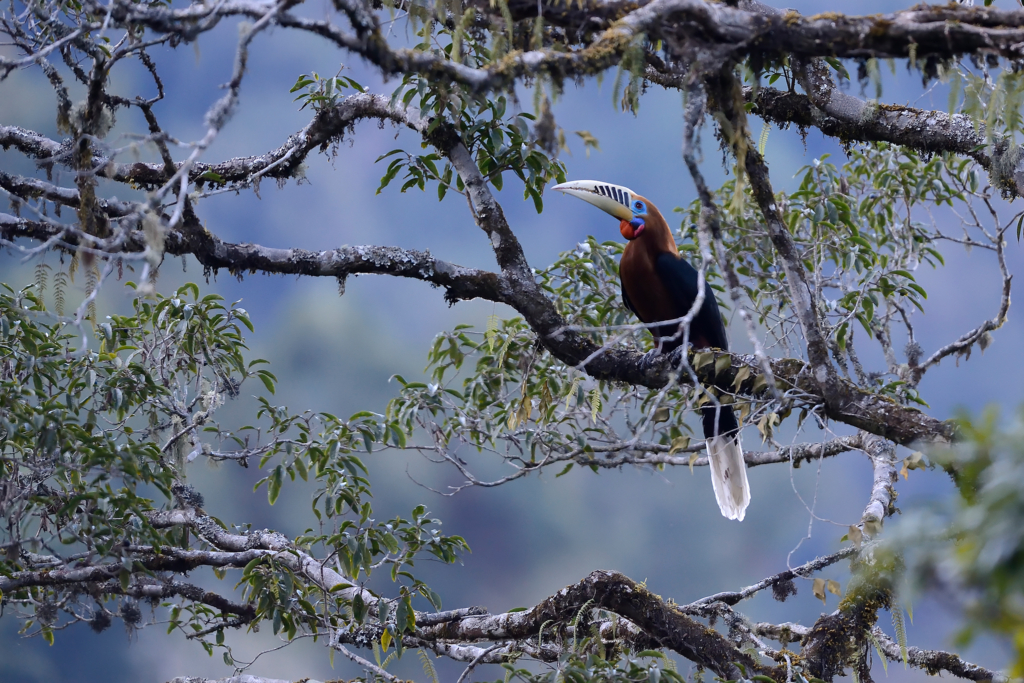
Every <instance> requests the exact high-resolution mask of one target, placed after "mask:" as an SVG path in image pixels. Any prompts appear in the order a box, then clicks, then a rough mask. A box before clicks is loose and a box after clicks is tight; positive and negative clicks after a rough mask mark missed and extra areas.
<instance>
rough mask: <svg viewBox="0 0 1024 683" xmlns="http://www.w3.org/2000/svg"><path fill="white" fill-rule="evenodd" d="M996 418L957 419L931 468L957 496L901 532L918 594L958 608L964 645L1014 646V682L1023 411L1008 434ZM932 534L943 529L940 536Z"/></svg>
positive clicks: (1022, 640)
mask: <svg viewBox="0 0 1024 683" xmlns="http://www.w3.org/2000/svg"><path fill="white" fill-rule="evenodd" d="M998 417H999V413H998V411H997V410H995V409H989V410H988V411H986V412H985V413H984V414H983V415H982V416H981V417H975V418H972V417H970V416H968V415H963V416H961V417H960V420H959V421H960V425H961V432H962V433H963V436H964V439H963V441H962V442H961V443H959V444H957V445H956V446H955V447H953V448H943V449H935V450H933V451H932V452H931V454H930V460H931V462H932V465H933V466H938V467H941V468H943V469H945V470H946V471H947V472H949V473H950V475H951V476H952V477H953V479H954V481H955V483H956V485H957V488H958V489H959V493H960V495H959V496H956V497H952V498H949V499H944V500H943V501H942V505H940V506H937V507H935V508H933V509H932V510H929V511H921V512H915V513H913V514H911V515H910V516H909V517H908V518H907V519H906V520H904V521H903V523H902V524H901V525H900V527H899V530H898V532H897V542H905V543H906V546H905V547H906V552H907V556H908V559H909V560H910V566H911V568H912V569H913V572H912V574H911V577H912V578H913V579H915V580H916V582H917V584H918V587H919V588H935V589H938V590H941V591H942V593H943V594H945V595H949V596H953V597H955V598H956V599H957V600H958V601H960V602H961V604H962V607H963V609H964V614H965V621H964V624H963V626H962V628H961V630H960V633H959V636H958V638H959V640H960V643H961V644H966V643H968V642H970V641H971V640H973V639H974V638H975V637H976V636H978V635H980V634H982V633H985V632H995V633H997V634H1000V635H1001V636H1004V637H1005V638H1007V639H1008V640H1009V642H1010V643H1011V644H1012V647H1013V651H1014V665H1013V669H1012V672H1011V675H1012V676H1021V675H1024V410H1021V411H1020V412H1019V413H1018V415H1017V416H1016V419H1015V420H1014V421H1013V422H1012V424H1011V425H1010V426H1009V427H1008V428H1005V429H1004V428H1001V427H1000V425H999V420H998ZM936 530H941V532H940V533H939V534H937V533H936Z"/></svg>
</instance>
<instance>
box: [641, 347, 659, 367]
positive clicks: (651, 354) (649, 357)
mask: <svg viewBox="0 0 1024 683" xmlns="http://www.w3.org/2000/svg"><path fill="white" fill-rule="evenodd" d="M661 355H662V353H661V349H651V350H650V351H648V352H647V353H645V354H644V355H642V356H640V362H639V365H640V369H641V370H643V371H645V372H646V371H647V369H648V368H650V367H651V366H652V365H654V361H655V360H657V359H658V358H660V357H661Z"/></svg>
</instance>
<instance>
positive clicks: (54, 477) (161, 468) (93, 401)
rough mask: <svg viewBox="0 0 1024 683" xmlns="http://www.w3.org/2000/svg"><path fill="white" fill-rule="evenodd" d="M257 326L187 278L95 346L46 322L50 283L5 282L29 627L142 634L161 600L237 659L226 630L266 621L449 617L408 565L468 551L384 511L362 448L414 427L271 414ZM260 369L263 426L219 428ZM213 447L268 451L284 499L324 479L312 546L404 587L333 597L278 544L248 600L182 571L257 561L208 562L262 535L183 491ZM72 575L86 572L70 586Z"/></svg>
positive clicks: (2, 374)
mask: <svg viewBox="0 0 1024 683" xmlns="http://www.w3.org/2000/svg"><path fill="white" fill-rule="evenodd" d="M244 329H248V330H250V331H251V330H252V324H251V323H250V322H249V319H248V315H247V313H246V311H245V310H244V309H242V308H239V307H237V306H235V305H226V304H225V303H224V302H223V301H222V300H221V297H219V296H218V295H212V294H211V295H207V296H200V293H199V288H198V287H197V286H195V285H192V284H189V285H186V286H184V287H182V288H180V289H179V290H177V291H176V292H175V293H174V294H173V295H171V296H161V295H153V296H149V297H143V296H139V297H138V298H136V299H135V300H134V302H133V312H132V313H131V314H130V315H113V316H110V317H108V318H107V319H106V320H105V321H104V322H102V323H101V324H99V325H98V327H97V330H96V335H95V338H92V335H89V334H87V333H84V332H81V331H80V329H79V328H76V327H75V325H74V324H73V323H72V322H69V320H68V319H65V318H63V317H61V316H55V315H53V314H51V313H49V312H48V311H47V310H46V308H45V305H44V302H43V299H42V297H40V296H39V295H38V294H37V293H36V292H35V291H34V290H33V288H31V287H30V288H28V289H24V290H21V291H16V290H14V289H13V288H11V287H9V286H7V285H3V291H2V292H0V514H2V516H3V518H4V519H5V520H7V524H5V525H4V528H3V529H2V530H0V548H2V549H3V553H2V554H0V576H3V577H7V579H6V580H5V582H4V583H3V584H2V586H3V588H4V590H2V593H0V596H2V599H3V604H4V605H5V608H6V610H8V611H13V612H16V613H18V614H20V615H21V616H22V617H23V618H24V622H23V626H22V632H23V633H27V634H41V635H42V636H43V637H44V638H45V639H46V640H47V641H48V642H51V643H52V642H53V640H54V633H55V632H56V631H58V630H60V629H62V628H65V627H67V626H69V625H71V624H73V623H75V622H86V623H88V624H89V625H90V626H91V627H92V628H93V629H94V630H96V631H102V630H103V629H105V628H107V627H108V626H109V625H110V623H111V618H112V617H120V618H121V619H122V620H123V621H124V623H125V625H126V626H128V627H130V628H136V627H139V626H142V625H144V623H143V622H144V619H148V620H149V621H155V620H157V616H156V609H157V608H158V607H163V608H168V609H169V610H170V619H169V626H168V628H169V630H174V629H180V630H182V631H183V632H184V633H185V634H186V635H187V636H189V637H190V638H197V639H199V640H200V641H202V643H203V645H204V647H205V648H206V649H207V651H208V652H210V653H211V654H212V652H213V650H214V648H215V647H221V648H223V649H224V659H225V662H227V663H229V664H231V663H232V662H233V660H232V657H231V653H230V649H229V648H228V646H227V645H226V644H225V641H224V629H225V627H227V626H239V625H242V624H248V625H251V626H255V625H257V624H258V623H259V622H261V621H268V622H270V624H271V626H272V629H273V632H274V633H275V634H276V633H282V634H283V635H285V636H287V637H288V638H294V637H296V636H297V635H300V634H309V633H312V634H314V635H315V634H317V633H319V632H321V631H322V630H323V629H325V628H339V627H346V628H349V629H351V628H356V627H357V626H358V625H359V624H361V623H363V622H364V621H365V620H366V619H367V618H368V615H369V614H370V613H371V612H372V613H374V614H375V615H376V620H377V621H378V622H379V624H380V626H381V628H383V629H384V630H385V631H387V630H388V629H390V632H391V633H392V635H395V636H397V635H400V634H401V633H402V632H404V631H406V630H408V629H410V628H412V627H413V626H412V615H413V604H412V599H413V598H414V597H415V596H422V598H425V599H426V601H428V602H429V603H430V604H432V605H434V606H435V607H436V608H438V609H439V608H440V603H441V601H440V597H439V596H438V595H437V594H436V593H435V592H434V591H433V590H431V589H430V588H429V587H428V586H427V585H426V584H424V583H423V582H422V581H420V580H418V579H417V578H416V577H415V576H414V575H413V574H412V573H410V569H411V568H412V567H413V565H414V564H415V560H416V559H417V558H418V557H421V556H431V557H433V558H436V559H439V560H441V561H443V562H446V563H450V562H454V561H455V560H456V559H457V557H458V554H459V553H460V552H462V551H465V550H467V549H468V546H467V545H466V543H465V541H464V540H463V539H462V538H460V537H459V536H446V535H443V534H441V533H440V529H439V525H440V522H439V521H438V520H436V519H433V518H431V517H430V516H429V514H428V513H427V511H426V509H425V508H424V506H422V505H420V506H417V507H416V508H415V509H413V510H412V513H411V515H410V516H409V518H408V519H407V518H404V517H395V518H394V519H390V520H387V521H386V522H384V521H377V520H374V519H373V518H372V514H373V509H372V507H371V504H370V497H371V489H370V482H369V480H368V479H367V470H366V467H365V465H364V464H363V462H362V461H361V460H360V458H359V457H358V456H357V455H356V454H355V453H356V452H357V451H360V450H366V451H368V452H369V451H371V450H372V449H373V445H374V444H375V443H377V444H382V445H383V444H388V443H390V442H391V441H394V442H398V443H402V444H404V436H403V434H402V431H401V430H400V429H398V428H397V426H396V425H394V424H389V423H387V422H385V421H384V420H383V419H382V418H381V416H379V415H374V414H372V413H361V414H358V415H355V416H353V417H352V418H351V419H349V420H342V419H339V418H337V417H335V416H333V415H329V414H326V413H315V414H314V413H303V414H293V413H291V412H289V411H288V410H287V409H286V408H283V407H280V406H275V405H273V404H272V403H271V402H270V401H269V400H268V398H267V395H269V394H272V393H273V391H274V387H275V381H276V378H275V377H274V375H273V374H272V373H271V372H270V371H269V370H267V369H266V361H264V360H261V359H256V360H252V361H246V359H245V351H246V347H245V344H244V341H243V330H244ZM253 379H258V380H260V381H261V382H260V383H258V384H257V386H258V387H259V388H260V389H261V390H263V391H262V393H263V394H264V395H261V396H259V397H258V398H256V401H257V404H258V405H257V407H256V408H255V415H256V418H257V419H256V421H255V422H254V423H253V424H252V425H247V426H243V427H241V428H238V429H230V428H228V427H226V426H224V425H222V424H220V423H219V422H218V421H217V420H216V419H215V417H216V416H215V414H216V412H217V410H218V409H219V408H220V407H222V406H223V405H224V403H225V401H228V400H234V399H236V398H238V397H239V396H240V395H241V394H242V392H243V391H244V390H248V389H249V388H250V386H251V384H250V380H253ZM197 458H199V459H208V460H213V461H233V462H236V463H239V464H241V465H243V466H248V464H249V463H250V462H251V461H255V462H256V463H258V465H259V467H260V468H262V469H265V470H267V472H268V474H267V476H266V477H264V478H263V479H261V480H260V481H259V483H258V484H257V488H259V487H262V486H265V487H266V489H267V495H268V499H269V502H270V504H273V503H274V502H275V501H276V499H277V497H278V495H279V493H280V491H281V487H282V485H283V484H284V482H285V481H286V480H295V479H296V478H297V477H298V478H301V479H303V480H310V479H312V480H314V481H315V484H316V489H317V490H316V492H315V493H314V495H313V502H312V505H313V509H312V511H313V513H314V515H315V516H316V518H317V520H318V522H319V525H318V528H317V529H308V530H306V532H305V533H303V534H302V535H301V536H300V537H299V538H298V540H297V542H296V544H295V545H294V548H295V551H296V552H303V551H304V550H310V549H320V550H322V551H323V553H324V554H326V555H328V556H330V557H333V558H334V560H333V563H334V564H335V565H336V566H338V567H340V568H341V570H342V571H343V572H344V574H345V576H346V577H348V578H349V580H351V581H354V582H356V583H358V584H359V585H362V584H364V583H365V582H366V581H367V580H368V579H369V577H370V574H371V573H372V572H374V571H375V570H377V569H382V571H384V572H385V573H389V574H390V578H391V580H392V581H393V582H395V590H394V593H395V595H394V596H393V597H392V598H385V597H382V598H381V599H380V601H379V603H378V602H377V600H376V599H375V600H374V601H373V602H372V603H371V602H370V601H369V599H368V596H370V595H371V594H370V593H366V592H362V591H356V592H354V593H353V592H349V593H346V592H345V591H344V590H343V589H345V588H348V587H351V586H349V585H348V584H346V585H341V586H339V585H334V586H330V587H329V588H331V589H332V590H334V591H337V592H331V591H325V590H323V586H317V585H316V584H315V583H311V582H308V581H304V580H300V579H299V578H298V577H297V576H296V572H295V569H294V567H289V566H288V564H287V563H286V562H281V561H280V560H278V559H275V557H274V553H271V552H255V554H254V555H253V556H252V557H251V559H246V562H241V565H244V570H243V572H242V574H241V580H240V581H239V585H238V587H240V588H241V589H242V594H243V602H242V603H241V604H234V603H232V602H231V601H230V600H229V599H227V598H222V599H211V598H210V596H211V595H212V594H210V593H207V592H206V591H204V590H199V589H198V588H197V587H195V586H191V585H190V584H186V583H184V582H183V581H181V580H180V579H179V578H176V573H178V572H181V571H182V570H183V569H184V570H187V569H188V568H190V567H194V568H197V567H202V566H204V565H205V566H209V567H211V568H212V570H213V573H214V574H215V575H216V576H217V577H218V578H221V579H223V578H225V577H226V571H225V566H232V564H234V566H240V565H239V564H238V563H239V562H240V560H238V559H235V560H228V561H226V562H225V561H223V558H224V557H225V556H224V553H223V552H222V553H221V555H220V557H221V558H222V560H217V556H215V555H211V554H209V553H211V552H212V553H215V552H216V551H225V550H230V548H225V547H222V546H224V543H223V542H222V541H218V539H219V538H220V537H221V536H223V537H224V538H229V539H235V540H236V541H237V539H239V538H241V539H242V542H243V543H244V539H245V537H247V536H248V537H249V538H256V537H257V536H258V534H259V533H260V532H256V531H253V530H251V529H250V528H249V526H248V525H246V524H232V523H231V522H224V521H221V520H217V519H214V518H211V517H206V516H205V512H204V511H203V509H202V508H203V505H204V500H203V497H202V495H201V494H200V493H199V492H198V491H196V490H195V489H194V488H193V487H192V486H190V485H189V484H187V483H186V469H187V467H188V463H189V462H191V461H193V460H196V459H197ZM181 511H187V512H190V513H191V514H193V515H194V519H199V520H201V523H200V524H199V525H198V527H196V525H191V526H190V525H189V524H185V523H168V522H167V518H166V517H165V516H161V515H162V514H169V513H171V512H181ZM202 523H206V524H208V525H212V526H207V527H206V528H205V529H203V528H202ZM197 528H199V531H198V532H197V531H196V529H197ZM254 534H255V536H254ZM254 547H256V548H257V549H258V547H259V546H258V545H256V546H254ZM190 563H191V564H190ZM72 570H77V571H78V572H89V575H88V576H81V575H77V574H76V575H75V576H74V577H71V576H69V577H67V578H66V579H65V578H63V577H64V573H66V572H69V571H72ZM83 578H84V579H85V580H91V581H93V583H92V584H91V586H92V588H91V590H90V591H85V592H83V591H82V590H80V588H78V587H77V586H76V585H75V582H76V581H81V580H83ZM226 590H227V594H228V595H230V592H231V590H230V588H228V589H226ZM140 599H141V600H144V601H145V604H146V605H147V606H148V609H143V608H142V607H140V604H139V600H140ZM208 637H209V640H208ZM400 641H401V639H400V638H398V639H397V640H396V641H395V642H396V646H398V647H400V646H401V642H400Z"/></svg>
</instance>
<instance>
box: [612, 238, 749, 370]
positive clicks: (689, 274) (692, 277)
mask: <svg viewBox="0 0 1024 683" xmlns="http://www.w3.org/2000/svg"><path fill="white" fill-rule="evenodd" d="M654 267H655V270H656V271H657V273H658V277H660V278H661V281H662V283H663V284H664V285H665V288H666V289H667V290H668V291H669V294H670V296H671V297H672V304H673V306H674V307H675V309H676V311H677V312H678V314H679V317H682V316H684V315H686V314H687V313H688V312H689V311H690V308H691V307H692V306H693V302H694V301H695V300H696V299H697V269H696V268H694V267H693V266H691V265H690V264H689V263H688V262H687V261H686V259H684V258H682V257H679V256H676V255H675V254H670V253H667V252H665V253H662V254H659V255H658V258H657V260H655V262H654ZM627 305H628V304H627ZM701 337H703V338H704V340H705V341H707V343H708V345H709V346H712V347H715V348H719V349H722V350H723V351H728V350H729V338H728V337H727V336H726V334H725V323H723V322H722V314H721V312H720V311H719V310H718V301H717V300H716V299H715V291H714V290H713V289H711V285H709V284H708V283H707V282H705V283H704V303H703V304H701V307H700V310H699V311H698V312H697V315H696V316H695V317H694V319H693V324H691V325H690V339H693V340H695V341H696V340H697V339H699V338H701Z"/></svg>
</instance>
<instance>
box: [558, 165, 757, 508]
mask: <svg viewBox="0 0 1024 683" xmlns="http://www.w3.org/2000/svg"><path fill="white" fill-rule="evenodd" d="M552 189H554V190H558V191H559V192H564V193H565V194H569V195H572V196H574V197H579V198H580V199H582V200H583V201H585V202H589V203H590V204H593V205H594V206H596V207H598V208H599V209H601V210H603V211H605V212H606V213H608V214H611V215H612V216H614V217H615V218H618V219H619V221H620V223H619V232H621V233H622V236H623V237H625V238H626V239H627V240H629V243H628V244H627V245H626V248H625V250H624V251H623V252H622V260H621V262H620V263H619V277H620V279H621V282H622V301H623V303H625V304H626V308H628V309H629V310H631V311H632V312H633V313H634V314H635V315H636V317H638V318H640V320H641V322H643V323H646V324H647V325H648V329H649V330H650V331H651V333H652V334H653V335H654V341H655V343H656V345H657V348H658V349H659V350H660V351H661V352H662V353H667V352H669V351H671V350H673V349H675V348H678V347H679V346H681V345H682V344H683V334H684V330H683V329H682V325H681V323H680V321H681V319H682V318H683V317H684V316H685V315H686V314H687V313H689V312H690V308H692V307H693V304H694V302H695V301H696V299H697V291H698V290H697V284H698V280H697V271H696V269H694V267H693V266H691V265H690V264H689V263H687V261H686V260H685V259H683V258H682V257H681V256H680V255H679V250H678V249H677V248H676V242H675V240H674V239H673V238H672V233H671V231H670V230H669V228H668V223H667V222H666V221H665V217H664V216H662V215H661V212H660V211H658V209H657V207H655V206H654V204H652V203H651V202H650V200H648V199H646V198H645V197H641V196H640V195H638V194H637V193H635V192H633V191H632V190H630V189H628V188H625V187H622V186H620V185H611V184H609V183H603V182H599V181H595V180H574V181H572V182H568V183H562V184H561V185H556V186H555V187H553V188H552ZM666 321H667V322H666ZM662 322H664V324H661V325H659V324H656V323H662ZM689 339H690V342H691V343H692V344H693V346H694V348H718V349H722V350H723V351H728V350H729V340H728V338H727V337H726V334H725V324H724V323H723V322H722V314H721V313H720V312H719V310H718V302H717V301H716V300H715V293H714V292H713V291H712V289H711V286H710V285H709V284H707V282H705V283H704V301H703V303H702V304H701V307H700V310H699V311H697V313H696V315H694V317H693V320H692V322H691V323H690V330H689ZM701 414H702V416H703V422H704V438H705V439H706V441H707V450H708V462H709V464H710V465H711V483H712V484H713V486H714V488H715V498H716V499H717V500H718V507H719V508H720V509H721V510H722V514H723V515H725V516H726V517H728V518H729V519H735V520H740V521H742V520H743V515H744V514H745V512H746V509H747V505H749V504H750V485H749V484H748V483H747V465H746V463H745V462H744V460H743V446H742V445H741V443H740V433H739V423H737V421H736V415H735V413H734V412H733V410H732V406H728V405H721V404H718V403H717V402H712V403H709V404H707V405H705V406H704V407H703V408H701Z"/></svg>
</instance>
